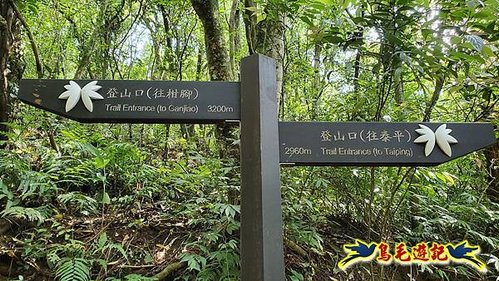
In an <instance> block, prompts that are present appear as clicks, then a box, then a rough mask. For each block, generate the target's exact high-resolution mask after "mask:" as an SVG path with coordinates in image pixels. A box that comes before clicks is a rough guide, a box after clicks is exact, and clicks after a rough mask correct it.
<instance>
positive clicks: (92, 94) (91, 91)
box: [59, 81, 104, 112]
mask: <svg viewBox="0 0 499 281" xmlns="http://www.w3.org/2000/svg"><path fill="white" fill-rule="evenodd" d="M97 83H98V82H97V81H92V82H89V83H87V84H86V85H85V86H83V88H80V85H78V84H77V83H76V82H74V81H69V84H68V85H65V86H64V88H66V90H67V91H65V92H64V93H62V94H61V95H60V96H59V99H65V100H67V101H66V112H69V111H71V110H72V109H73V108H74V107H75V106H76V104H77V103H78V102H79V101H80V98H81V100H83V104H84V105H85V108H87V110H88V111H90V112H93V111H94V105H93V103H92V99H94V100H102V99H104V97H103V96H101V95H100V94H99V93H97V91H98V90H100V88H102V87H101V86H99V85H97Z"/></svg>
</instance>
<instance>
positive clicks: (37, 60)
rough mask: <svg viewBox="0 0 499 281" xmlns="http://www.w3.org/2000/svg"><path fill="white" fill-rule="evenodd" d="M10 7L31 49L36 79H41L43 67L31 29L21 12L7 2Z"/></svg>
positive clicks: (12, 3) (11, 2) (10, 1)
mask: <svg viewBox="0 0 499 281" xmlns="http://www.w3.org/2000/svg"><path fill="white" fill-rule="evenodd" d="M9 4H10V6H12V9H14V12H15V13H16V16H17V18H18V19H19V21H20V22H21V23H22V25H23V26H24V28H26V33H27V34H28V38H29V42H30V44H31V49H32V50H33V55H34V56H35V63H36V72H37V74H38V78H42V77H43V65H42V62H41V60H40V54H39V52H38V47H37V45H36V42H35V38H34V37H33V33H31V29H30V28H29V25H28V23H27V22H26V20H25V19H24V16H23V15H22V14H21V11H19V9H18V8H17V6H16V4H15V3H14V2H13V1H12V0H9Z"/></svg>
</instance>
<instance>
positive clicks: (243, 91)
mask: <svg viewBox="0 0 499 281" xmlns="http://www.w3.org/2000/svg"><path fill="white" fill-rule="evenodd" d="M276 92H277V91H276V74H275V61H274V60H272V59H271V58H268V57H265V56H262V55H258V54H256V55H252V56H250V57H247V58H245V59H243V61H242V63H241V82H240V83H238V82H180V81H111V80H100V81H92V80H85V81H70V80H23V81H22V82H21V87H20V90H19V95H18V97H19V99H20V100H22V101H23V102H25V103H28V104H30V105H33V106H36V107H38V108H41V109H44V110H47V111H50V112H53V113H55V114H58V115H61V116H65V117H67V118H71V119H74V120H77V121H80V122H87V123H103V122H108V123H221V122H230V121H238V120H240V122H241V280H242V281H284V280H285V279H286V278H285V272H284V255H283V236H282V235H283V228H282V210H281V191H280V179H279V173H280V172H279V164H280V163H281V164H283V165H329V166H431V165H438V164H440V163H443V162H446V161H449V160H452V159H454V158H457V157H460V156H463V155H465V154H467V153H470V152H472V151H475V150H478V149H481V148H484V147H486V146H488V145H492V144H494V143H495V142H496V139H495V136H494V128H493V126H492V125H491V124H488V123H330V122H280V123H279V122H278V120H277V96H276Z"/></svg>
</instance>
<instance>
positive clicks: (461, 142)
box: [279, 122, 496, 166]
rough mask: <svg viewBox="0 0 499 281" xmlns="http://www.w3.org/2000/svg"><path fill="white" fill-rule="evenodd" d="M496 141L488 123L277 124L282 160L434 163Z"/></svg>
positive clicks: (309, 163)
mask: <svg viewBox="0 0 499 281" xmlns="http://www.w3.org/2000/svg"><path fill="white" fill-rule="evenodd" d="M495 142H496V138H495V136H494V127H493V126H492V124H489V123H369V122H365V123H345V122H342V123H330V122H280V123H279V146H280V147H279V149H280V162H281V163H283V164H294V165H309V166H310V165H329V166H331V165H337V166H340V165H341V166H346V165H349V166H432V165H438V164H441V163H444V162H447V161H450V160H452V159H455V158H458V157H461V156H463V155H466V154H468V153H470V152H472V151H475V150H478V149H481V148H484V147H486V146H489V145H492V144H494V143H495Z"/></svg>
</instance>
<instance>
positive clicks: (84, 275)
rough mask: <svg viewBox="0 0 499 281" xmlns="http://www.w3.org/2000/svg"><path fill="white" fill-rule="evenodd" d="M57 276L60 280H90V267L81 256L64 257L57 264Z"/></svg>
mask: <svg viewBox="0 0 499 281" xmlns="http://www.w3.org/2000/svg"><path fill="white" fill-rule="evenodd" d="M55 276H56V278H57V279H58V280H59V281H90V268H89V267H88V264H87V261H85V260H84V259H81V258H64V259H62V260H61V261H60V262H59V264H58V265H57V269H56V272H55Z"/></svg>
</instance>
